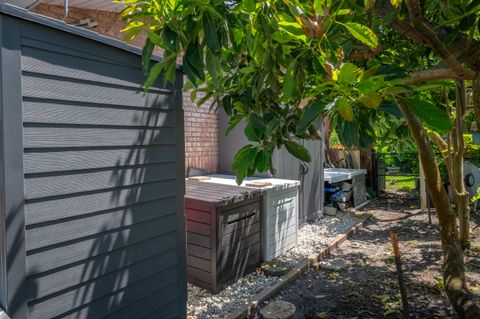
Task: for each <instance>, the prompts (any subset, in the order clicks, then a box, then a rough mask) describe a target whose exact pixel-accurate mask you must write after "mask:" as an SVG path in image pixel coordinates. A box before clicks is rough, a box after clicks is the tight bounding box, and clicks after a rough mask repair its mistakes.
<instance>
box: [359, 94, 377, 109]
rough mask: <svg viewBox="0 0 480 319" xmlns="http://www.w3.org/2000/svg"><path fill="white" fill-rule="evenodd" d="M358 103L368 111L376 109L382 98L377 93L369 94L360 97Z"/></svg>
mask: <svg viewBox="0 0 480 319" xmlns="http://www.w3.org/2000/svg"><path fill="white" fill-rule="evenodd" d="M359 101H360V102H361V103H362V104H363V105H364V106H366V107H368V108H370V109H376V108H377V107H378V106H379V105H380V103H381V102H382V96H381V95H380V94H378V93H377V92H370V93H367V94H366V95H363V96H361V97H360V98H359Z"/></svg>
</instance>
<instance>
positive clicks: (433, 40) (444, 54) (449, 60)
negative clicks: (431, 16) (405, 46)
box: [405, 0, 476, 80]
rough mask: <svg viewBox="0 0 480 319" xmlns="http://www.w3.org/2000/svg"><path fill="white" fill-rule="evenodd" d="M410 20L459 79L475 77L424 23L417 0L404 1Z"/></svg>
mask: <svg viewBox="0 0 480 319" xmlns="http://www.w3.org/2000/svg"><path fill="white" fill-rule="evenodd" d="M405 4H406V6H407V9H408V12H409V17H410V22H411V24H412V26H413V27H415V29H416V30H417V32H418V33H419V34H420V35H421V36H422V38H423V40H424V41H426V42H427V43H428V46H429V47H430V48H432V50H433V51H435V53H437V54H438V55H439V56H440V58H441V59H442V60H443V61H444V62H445V63H446V64H447V65H448V67H449V68H450V69H451V70H452V71H453V72H455V73H456V74H457V76H458V77H459V78H460V79H463V80H468V79H474V78H475V77H476V74H475V72H473V71H471V70H466V69H465V68H464V67H463V66H462V65H461V64H460V62H458V61H457V59H456V58H455V57H454V56H453V54H452V53H451V52H450V51H448V49H447V48H446V47H445V45H444V44H443V43H442V41H440V39H439V38H438V36H437V34H436V33H435V32H433V30H432V29H431V28H430V27H429V26H427V25H426V24H425V22H424V21H423V15H422V9H421V6H420V3H419V1H418V0H407V1H406V2H405Z"/></svg>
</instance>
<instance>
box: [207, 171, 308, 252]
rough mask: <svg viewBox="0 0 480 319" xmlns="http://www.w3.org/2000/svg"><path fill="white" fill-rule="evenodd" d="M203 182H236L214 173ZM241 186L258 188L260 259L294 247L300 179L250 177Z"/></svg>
mask: <svg viewBox="0 0 480 319" xmlns="http://www.w3.org/2000/svg"><path fill="white" fill-rule="evenodd" d="M206 178H208V179H206V180H204V182H208V183H217V184H225V185H236V178H235V176H233V175H224V174H213V175H208V176H206ZM241 186H244V187H249V188H255V189H261V190H262V191H263V192H262V194H263V198H262V227H261V229H262V231H261V233H262V259H263V260H267V261H268V260H272V259H275V258H277V257H278V256H280V255H282V254H283V253H285V252H287V251H288V250H289V249H291V248H293V247H295V245H296V244H297V239H298V218H299V215H298V206H299V205H298V196H299V195H298V194H299V187H300V182H299V181H294V180H287V179H277V178H261V177H251V178H247V179H245V181H244V182H243V184H242V185H241Z"/></svg>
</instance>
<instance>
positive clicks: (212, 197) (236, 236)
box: [185, 180, 261, 293]
mask: <svg viewBox="0 0 480 319" xmlns="http://www.w3.org/2000/svg"><path fill="white" fill-rule="evenodd" d="M186 184H187V188H186V195H185V216H186V220H187V272H188V280H189V282H191V283H192V284H195V285H197V286H199V287H202V288H205V289H208V290H210V291H211V292H213V293H218V292H219V291H220V290H222V289H223V288H225V287H226V286H227V285H228V284H230V283H232V282H235V281H236V280H238V279H240V278H241V277H243V276H244V275H246V274H248V273H250V272H253V271H254V270H255V268H256V267H257V266H258V265H259V264H260V262H261V251H260V249H261V246H260V244H261V237H260V225H261V191H259V190H257V189H251V188H246V187H239V186H231V185H221V184H214V183H205V182H202V181H196V180H187V182H186Z"/></svg>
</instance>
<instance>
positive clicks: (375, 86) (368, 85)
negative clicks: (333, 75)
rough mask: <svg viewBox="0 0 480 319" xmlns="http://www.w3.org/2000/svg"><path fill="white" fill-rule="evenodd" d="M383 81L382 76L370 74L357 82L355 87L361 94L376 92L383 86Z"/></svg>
mask: <svg viewBox="0 0 480 319" xmlns="http://www.w3.org/2000/svg"><path fill="white" fill-rule="evenodd" d="M384 82H385V81H384V80H383V77H381V76H372V77H369V78H367V79H365V80H362V81H360V82H359V83H357V85H356V88H357V90H359V91H360V92H362V93H363V94H367V93H370V92H377V91H378V90H379V89H381V88H382V87H383V84H384Z"/></svg>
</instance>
